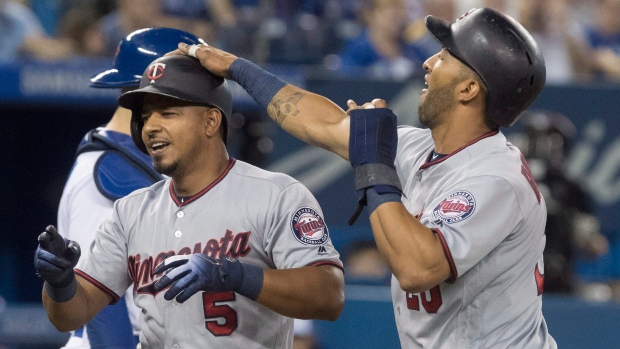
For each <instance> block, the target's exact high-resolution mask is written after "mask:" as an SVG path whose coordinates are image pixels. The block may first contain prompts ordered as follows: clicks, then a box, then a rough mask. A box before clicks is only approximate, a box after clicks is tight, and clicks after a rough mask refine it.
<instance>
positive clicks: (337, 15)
mask: <svg viewBox="0 0 620 349" xmlns="http://www.w3.org/2000/svg"><path fill="white" fill-rule="evenodd" d="M481 6H488V7H493V8H496V9H499V10H502V11H504V12H506V13H508V14H510V15H512V16H513V17H514V18H515V19H517V20H519V21H520V22H521V23H523V24H524V26H525V27H526V28H527V29H528V30H529V31H530V32H531V33H532V34H533V36H534V37H535V38H536V40H537V41H538V43H539V44H540V46H541V48H542V51H543V54H544V56H545V57H546V60H547V61H548V62H550V63H549V64H547V78H548V83H564V82H574V81H591V80H600V79H613V80H620V0H511V1H508V0H461V1H456V0H217V1H214V0H114V1H113V0H0V33H2V35H1V36H0V63H2V62H10V61H14V60H18V59H20V58H26V57H31V58H36V59H45V60H54V59H74V58H83V57H111V56H113V55H114V50H115V48H116V45H117V43H118V42H119V41H120V39H121V38H122V37H124V36H125V35H127V34H129V33H131V32H132V31H134V30H137V29H141V28H145V27H156V26H164V27H173V28H179V29H184V30H187V31H189V32H192V33H194V34H196V35H197V36H199V37H201V38H203V39H204V40H205V41H206V42H207V43H210V44H213V45H215V46H217V47H220V48H222V49H225V50H227V51H229V52H232V53H234V54H236V55H238V56H242V57H245V58H248V59H250V60H253V61H255V62H257V63H259V64H268V63H275V64H304V65H313V66H317V67H322V68H325V69H326V70H328V71H330V72H333V73H334V74H343V75H347V76H350V75H354V76H358V75H360V74H363V75H364V76H369V75H370V76H372V77H376V78H382V79H396V80H403V79H407V78H409V77H411V76H414V75H415V74H420V73H422V68H421V66H422V62H423V61H424V60H425V59H426V58H427V57H428V56H430V55H432V54H433V53H434V52H435V51H436V50H437V49H438V47H437V43H436V42H435V41H434V40H432V39H431V38H429V36H428V34H427V32H426V28H425V26H424V17H425V16H426V15H427V14H433V15H436V16H438V17H441V18H444V19H446V20H448V21H453V20H455V19H456V18H458V17H459V16H460V15H461V14H462V13H464V12H465V11H467V10H469V9H470V8H472V7H481Z"/></svg>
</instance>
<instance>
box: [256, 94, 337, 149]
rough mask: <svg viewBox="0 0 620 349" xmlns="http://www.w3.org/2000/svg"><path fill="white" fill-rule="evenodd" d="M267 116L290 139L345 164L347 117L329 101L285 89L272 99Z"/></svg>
mask: <svg viewBox="0 0 620 349" xmlns="http://www.w3.org/2000/svg"><path fill="white" fill-rule="evenodd" d="M267 113H268V114H269V116H270V117H271V118H272V119H273V120H274V121H275V122H276V123H277V124H278V125H279V126H280V127H282V128H283V129H284V130H285V131H287V132H288V133H290V134H292V135H293V136H295V137H297V138H299V139H301V140H302V141H304V142H306V143H308V144H310V145H315V146H318V147H321V148H324V149H327V150H329V151H331V152H333V153H336V154H337V155H339V156H341V157H342V158H344V159H347V160H348V158H349V116H348V115H347V114H346V112H345V111H344V110H342V109H341V108H340V107H338V106H337V105H336V104H334V103H333V102H332V101H331V100H329V99H327V98H325V97H323V96H320V95H317V94H314V93H311V92H308V91H306V90H303V89H301V88H298V87H296V86H293V85H286V86H284V87H283V88H282V89H281V90H280V91H278V93H276V95H275V96H274V97H273V99H272V100H271V102H270V103H269V106H268V107H267Z"/></svg>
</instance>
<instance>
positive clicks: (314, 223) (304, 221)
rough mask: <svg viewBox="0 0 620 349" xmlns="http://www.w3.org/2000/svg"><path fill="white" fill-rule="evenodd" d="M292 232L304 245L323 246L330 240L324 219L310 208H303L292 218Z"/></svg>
mask: <svg viewBox="0 0 620 349" xmlns="http://www.w3.org/2000/svg"><path fill="white" fill-rule="evenodd" d="M291 231H292V232H293V235H295V238H297V240H298V241H299V242H301V243H302V244H306V245H322V244H324V243H325V242H326V241H327V239H328V238H329V232H328V230H327V225H325V221H324V220H323V217H321V215H319V214H318V213H317V212H316V211H315V210H314V209H312V208H310V207H301V208H299V209H297V211H295V213H294V214H293V217H291Z"/></svg>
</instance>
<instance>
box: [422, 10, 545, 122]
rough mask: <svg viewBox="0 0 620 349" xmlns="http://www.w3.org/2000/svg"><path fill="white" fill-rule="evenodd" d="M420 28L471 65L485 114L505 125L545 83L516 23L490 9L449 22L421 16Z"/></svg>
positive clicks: (530, 42) (537, 57) (541, 66)
mask: <svg viewBox="0 0 620 349" xmlns="http://www.w3.org/2000/svg"><path fill="white" fill-rule="evenodd" d="M426 27H427V28H428V30H429V31H430V32H431V34H432V35H433V36H434V37H435V39H437V41H439V42H440V43H441V44H442V45H443V47H444V48H445V49H446V50H448V52H450V54H452V55H453V56H455V57H457V58H458V59H459V60H460V61H462V62H463V63H464V64H466V65H467V66H469V67H470V68H471V69H473V70H474V71H475V72H476V73H478V75H479V76H480V77H481V78H482V81H484V83H485V85H486V88H487V103H486V112H487V115H488V116H489V117H490V118H491V119H492V120H493V121H495V123H497V124H498V125H500V126H503V127H509V126H511V125H512V124H514V123H515V121H517V119H519V117H520V116H521V113H522V112H523V111H524V110H525V109H527V108H528V107H529V106H530V105H531V104H532V102H534V100H535V99H536V97H538V95H539V94H540V91H541V90H542V89H543V87H544V85H545V77H546V70H545V60H544V58H543V56H542V53H541V52H540V49H539V48H538V45H537V44H536V41H534V38H532V36H531V35H530V33H529V32H528V31H527V30H526V29H525V28H523V26H522V25H521V24H519V22H517V21H516V20H514V19H513V18H512V17H510V16H508V15H505V14H503V13H501V12H499V11H496V10H494V9H491V8H482V9H472V10H470V11H468V12H467V13H465V14H464V15H463V16H461V17H460V18H459V19H457V20H456V22H454V23H452V24H450V23H449V22H446V21H444V20H442V19H440V18H437V17H433V16H427V17H426Z"/></svg>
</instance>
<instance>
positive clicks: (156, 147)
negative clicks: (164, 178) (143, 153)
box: [151, 142, 169, 153]
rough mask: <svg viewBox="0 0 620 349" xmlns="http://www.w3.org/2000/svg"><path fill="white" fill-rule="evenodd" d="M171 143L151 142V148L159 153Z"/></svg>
mask: <svg viewBox="0 0 620 349" xmlns="http://www.w3.org/2000/svg"><path fill="white" fill-rule="evenodd" d="M168 144H169V143H166V142H155V143H152V144H151V150H152V151H153V153H159V152H161V151H163V150H164V148H166V147H167V146H168Z"/></svg>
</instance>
